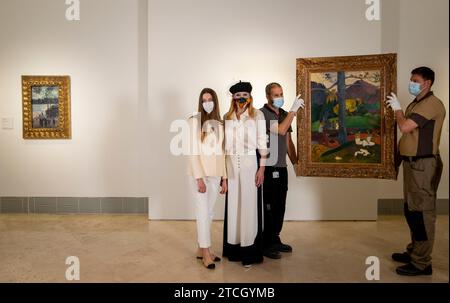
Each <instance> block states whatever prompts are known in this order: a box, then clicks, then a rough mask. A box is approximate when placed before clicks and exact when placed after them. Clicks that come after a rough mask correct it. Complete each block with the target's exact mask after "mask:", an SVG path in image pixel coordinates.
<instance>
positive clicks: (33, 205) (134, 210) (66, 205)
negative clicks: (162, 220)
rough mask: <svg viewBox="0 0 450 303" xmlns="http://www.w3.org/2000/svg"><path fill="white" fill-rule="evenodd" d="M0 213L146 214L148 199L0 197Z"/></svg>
mask: <svg viewBox="0 0 450 303" xmlns="http://www.w3.org/2000/svg"><path fill="white" fill-rule="evenodd" d="M0 213H2V214H7V213H23V214H27V213H28V214H147V213H148V197H145V198H133V197H92V198H91V197H89V198H88V197H86V198H84V197H0Z"/></svg>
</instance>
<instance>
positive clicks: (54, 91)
mask: <svg viewBox="0 0 450 303" xmlns="http://www.w3.org/2000/svg"><path fill="white" fill-rule="evenodd" d="M22 115H23V138H24V139H27V140H39V139H55V140H56V139H63V140H67V139H71V138H72V133H71V114H70V76H22Z"/></svg>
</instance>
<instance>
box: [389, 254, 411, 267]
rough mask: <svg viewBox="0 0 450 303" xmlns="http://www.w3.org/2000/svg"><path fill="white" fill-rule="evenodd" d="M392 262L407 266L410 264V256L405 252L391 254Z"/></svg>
mask: <svg viewBox="0 0 450 303" xmlns="http://www.w3.org/2000/svg"><path fill="white" fill-rule="evenodd" d="M392 260H394V261H396V262H400V263H406V264H408V263H409V262H411V256H410V255H409V254H408V253H407V252H404V253H393V254H392Z"/></svg>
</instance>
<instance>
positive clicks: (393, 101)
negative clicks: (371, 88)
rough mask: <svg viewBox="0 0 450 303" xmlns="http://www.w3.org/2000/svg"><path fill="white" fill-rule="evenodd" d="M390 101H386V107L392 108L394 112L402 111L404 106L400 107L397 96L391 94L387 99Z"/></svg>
mask: <svg viewBox="0 0 450 303" xmlns="http://www.w3.org/2000/svg"><path fill="white" fill-rule="evenodd" d="M387 98H388V99H387V100H386V105H387V106H388V107H390V108H392V110H393V111H394V112H396V111H398V110H402V106H401V105H400V101H398V98H397V96H396V95H395V94H394V93H391V95H390V96H388V97H387Z"/></svg>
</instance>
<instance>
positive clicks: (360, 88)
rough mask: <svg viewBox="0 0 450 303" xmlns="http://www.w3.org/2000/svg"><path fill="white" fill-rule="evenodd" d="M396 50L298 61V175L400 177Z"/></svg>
mask: <svg viewBox="0 0 450 303" xmlns="http://www.w3.org/2000/svg"><path fill="white" fill-rule="evenodd" d="M395 90H396V55H395V54H387V55H366V56H351V57H326V58H309V59H298V60H297V93H298V94H301V95H302V96H303V98H304V99H305V101H306V106H305V109H304V110H301V112H300V113H299V115H298V121H297V123H298V124H297V128H298V140H297V143H298V153H299V163H298V164H299V165H298V169H297V175H299V176H323V177H347V178H383V179H395V178H396V177H397V168H396V166H395V152H396V129H395V127H396V126H395V119H394V116H393V113H392V111H391V110H388V109H387V108H386V106H385V104H384V101H385V100H386V96H387V95H388V94H389V93H391V92H395Z"/></svg>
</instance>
